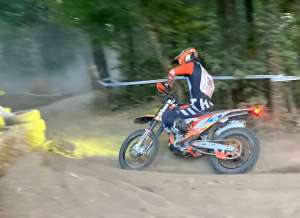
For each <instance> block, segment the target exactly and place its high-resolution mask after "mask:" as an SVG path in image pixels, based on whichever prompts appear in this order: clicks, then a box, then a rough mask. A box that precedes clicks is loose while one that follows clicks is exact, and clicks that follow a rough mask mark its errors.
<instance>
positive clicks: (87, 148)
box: [72, 139, 118, 157]
mask: <svg viewBox="0 0 300 218" xmlns="http://www.w3.org/2000/svg"><path fill="white" fill-rule="evenodd" d="M72 143H73V144H74V146H75V150H74V156H76V157H93V156H98V157H99V156H102V157H115V156H117V155H118V148H117V147H114V146H112V145H111V143H109V145H108V144H107V145H106V143H105V142H103V141H102V140H101V139H75V140H72Z"/></svg>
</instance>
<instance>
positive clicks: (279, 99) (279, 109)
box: [268, 49, 287, 130]
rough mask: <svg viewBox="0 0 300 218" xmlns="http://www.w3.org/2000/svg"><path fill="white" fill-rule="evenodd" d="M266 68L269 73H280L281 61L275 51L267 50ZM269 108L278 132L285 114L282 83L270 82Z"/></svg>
mask: <svg viewBox="0 0 300 218" xmlns="http://www.w3.org/2000/svg"><path fill="white" fill-rule="evenodd" d="M268 68H269V70H270V72H272V73H274V74H278V73H279V72H282V67H281V60H280V57H279V54H278V52H277V51H275V49H270V50H269V56H268ZM271 107H272V113H273V121H274V127H275V129H277V130H279V129H280V128H281V125H282V121H283V119H284V114H285V113H286V112H287V110H286V109H287V108H286V106H285V99H284V84H283V83H282V82H271Z"/></svg>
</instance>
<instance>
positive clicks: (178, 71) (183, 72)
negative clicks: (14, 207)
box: [168, 62, 194, 87]
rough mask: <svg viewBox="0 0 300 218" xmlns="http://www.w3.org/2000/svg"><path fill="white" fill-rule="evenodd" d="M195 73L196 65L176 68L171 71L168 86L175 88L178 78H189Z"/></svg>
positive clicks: (190, 64) (189, 64)
mask: <svg viewBox="0 0 300 218" xmlns="http://www.w3.org/2000/svg"><path fill="white" fill-rule="evenodd" d="M193 71H194V63H193V62H190V63H187V64H184V65H181V66H178V67H175V68H173V69H171V70H170V71H169V74H168V84H169V86H170V87H172V86H173V84H174V81H175V77H176V76H188V75H192V74H193Z"/></svg>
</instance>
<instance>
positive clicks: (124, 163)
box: [119, 129, 159, 170]
mask: <svg viewBox="0 0 300 218" xmlns="http://www.w3.org/2000/svg"><path fill="white" fill-rule="evenodd" d="M144 134H145V130H144V129H141V130H137V131H135V132H133V133H132V134H131V135H129V136H128V137H127V138H126V139H125V141H124V142H123V144H122V146H121V148H120V152H119V163H120V166H121V168H123V169H129V170H142V169H144V168H145V167H147V166H149V165H150V164H151V163H152V162H153V161H154V158H155V157H156V155H157V153H158V150H159V145H158V140H157V138H156V136H155V135H154V134H150V136H148V137H147V138H146V139H145V140H144V142H143V143H142V144H141V145H138V142H139V141H140V139H141V138H142V137H143V135H144ZM147 148H148V149H147Z"/></svg>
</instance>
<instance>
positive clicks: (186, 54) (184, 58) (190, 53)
mask: <svg viewBox="0 0 300 218" xmlns="http://www.w3.org/2000/svg"><path fill="white" fill-rule="evenodd" d="M197 58H198V52H197V50H196V49H195V48H187V49H184V50H183V51H181V52H180V54H179V55H178V56H176V57H175V58H174V60H173V61H172V64H179V65H183V64H186V63H188V62H191V61H193V60H195V59H197Z"/></svg>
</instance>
